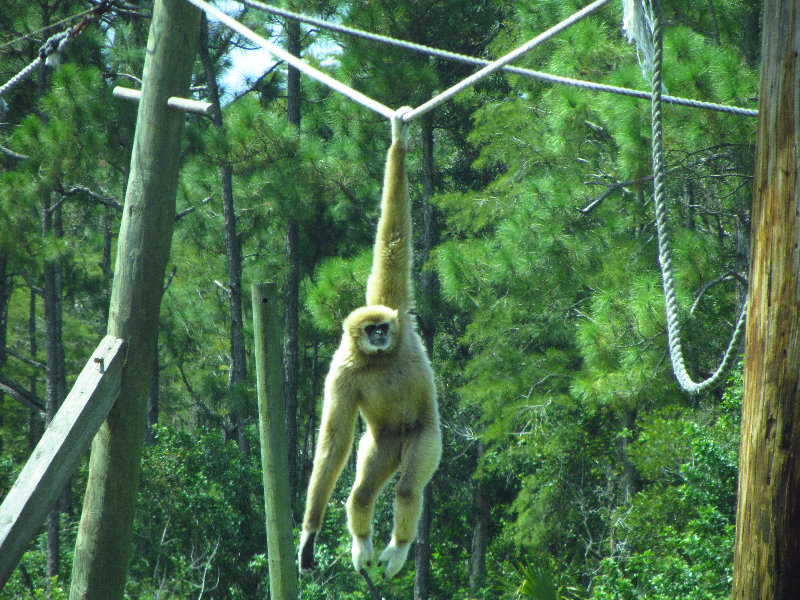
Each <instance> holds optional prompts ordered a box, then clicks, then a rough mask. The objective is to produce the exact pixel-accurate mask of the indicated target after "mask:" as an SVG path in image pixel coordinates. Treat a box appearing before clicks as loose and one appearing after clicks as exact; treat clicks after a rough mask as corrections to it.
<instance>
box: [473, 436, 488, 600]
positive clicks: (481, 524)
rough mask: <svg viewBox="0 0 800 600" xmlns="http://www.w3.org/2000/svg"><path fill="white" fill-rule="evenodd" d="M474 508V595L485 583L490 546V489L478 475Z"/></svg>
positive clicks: (481, 451)
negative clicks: (487, 553)
mask: <svg viewBox="0 0 800 600" xmlns="http://www.w3.org/2000/svg"><path fill="white" fill-rule="evenodd" d="M477 451H478V455H477V459H478V464H479V465H480V461H481V459H482V458H483V453H484V447H483V442H482V441H480V440H478V448H477ZM472 510H473V511H474V515H475V517H474V518H475V521H474V524H473V526H472V547H471V549H470V569H469V591H470V594H472V595H473V596H474V595H475V593H476V592H477V591H478V589H480V587H481V586H482V585H483V580H484V577H485V575H486V549H487V548H488V547H489V516H490V501H489V490H488V489H486V480H485V479H484V478H483V477H478V478H477V480H476V481H475V488H474V491H473V493H472Z"/></svg>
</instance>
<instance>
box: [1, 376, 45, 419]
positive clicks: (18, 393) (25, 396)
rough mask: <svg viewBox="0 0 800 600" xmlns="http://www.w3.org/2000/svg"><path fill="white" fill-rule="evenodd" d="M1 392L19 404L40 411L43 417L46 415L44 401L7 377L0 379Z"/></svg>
mask: <svg viewBox="0 0 800 600" xmlns="http://www.w3.org/2000/svg"><path fill="white" fill-rule="evenodd" d="M0 392H3V393H5V394H8V395H9V396H11V397H12V398H13V399H14V400H16V401H17V402H20V403H22V404H24V405H25V406H27V407H28V408H31V409H33V410H36V411H39V413H41V414H42V415H44V413H45V405H44V401H43V400H42V399H41V398H38V397H37V396H35V395H34V394H32V393H31V392H29V391H28V390H26V389H25V388H24V387H22V386H21V385H18V384H16V383H14V382H13V381H10V380H8V379H6V378H5V377H0Z"/></svg>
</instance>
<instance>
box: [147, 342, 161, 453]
mask: <svg viewBox="0 0 800 600" xmlns="http://www.w3.org/2000/svg"><path fill="white" fill-rule="evenodd" d="M160 376H161V367H160V365H159V364H158V340H156V349H155V352H153V369H152V371H151V372H150V395H149V396H148V397H147V429H146V430H145V433H144V443H145V444H146V445H147V446H152V445H153V444H155V443H156V436H155V433H154V429H153V428H154V427H156V425H158V412H159V400H160V395H159V391H158V380H159V377H160Z"/></svg>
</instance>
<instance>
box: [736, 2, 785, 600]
mask: <svg viewBox="0 0 800 600" xmlns="http://www.w3.org/2000/svg"><path fill="white" fill-rule="evenodd" d="M762 31H763V41H762V51H761V60H762V64H761V89H760V105H759V120H758V135H757V143H756V144H757V145H756V166H755V178H754V185H753V213H752V221H753V224H752V233H751V240H752V261H751V265H750V296H749V302H748V311H747V315H748V316H747V337H746V341H745V370H744V378H745V379H744V400H743V402H744V406H743V411H742V442H741V451H740V465H741V466H740V469H739V508H738V514H737V519H736V550H735V559H734V578H733V598H734V599H736V600H766V599H769V600H797V598H800V387H798V384H799V383H800V247H799V245H800V188H798V172H799V171H800V162H798V159H799V157H800V154H799V151H800V63H798V54H800V0H767V1H766V2H764V20H763V27H762Z"/></svg>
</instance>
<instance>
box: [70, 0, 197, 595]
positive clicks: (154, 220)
mask: <svg viewBox="0 0 800 600" xmlns="http://www.w3.org/2000/svg"><path fill="white" fill-rule="evenodd" d="M199 28H200V14H199V12H198V11H197V9H195V8H194V7H192V6H191V5H189V4H188V3H187V2H184V1H183V0H157V1H156V2H155V5H154V7H153V17H152V20H151V23H150V35H149V37H148V43H147V52H146V58H145V65H144V73H143V76H142V97H141V101H140V102H139V111H138V117H137V122H136V133H135V136H134V141H133V153H132V156H131V171H130V181H129V182H128V188H127V191H126V194H125V207H124V211H123V216H122V223H121V225H120V235H119V242H118V251H117V261H116V266H115V269H114V284H113V289H112V292H111V306H110V309H109V318H108V333H109V334H110V335H113V336H115V337H118V338H122V339H123V340H125V343H126V347H127V357H126V363H125V367H124V369H123V372H122V383H121V389H120V396H119V399H118V400H117V403H116V404H115V406H114V408H113V409H112V410H111V413H110V414H109V416H108V419H106V421H105V423H103V425H102V427H101V428H100V431H99V432H98V433H97V435H96V436H95V438H94V442H93V443H92V454H91V458H90V461H89V480H88V483H87V487H86V496H85V500H84V505H83V513H82V515H81V522H80V528H79V530H78V539H77V541H76V543H75V557H74V562H73V568H72V585H71V588H70V598H71V600H79V599H80V600H118V599H121V598H122V595H123V590H124V587H125V578H126V574H127V566H128V559H129V557H130V550H131V541H132V537H133V513H134V508H135V506H136V492H137V488H138V483H139V473H140V467H141V464H140V461H141V453H142V445H143V442H144V429H145V424H146V421H147V414H146V413H147V396H148V388H149V384H150V374H151V372H152V366H153V354H154V350H155V345H156V340H157V333H158V312H159V305H160V301H161V291H162V289H163V285H164V274H165V270H166V264H167V260H168V258H169V251H170V245H171V242H172V231H173V222H174V219H175V193H176V190H177V186H178V170H179V164H180V156H181V137H182V133H183V122H184V115H183V113H181V112H179V111H177V110H172V109H169V108H168V107H167V98H169V97H170V96H183V97H185V96H186V95H187V94H188V92H189V83H190V80H191V73H192V65H193V62H194V55H195V51H196V48H197V37H198V33H199Z"/></svg>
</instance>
